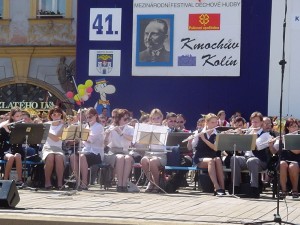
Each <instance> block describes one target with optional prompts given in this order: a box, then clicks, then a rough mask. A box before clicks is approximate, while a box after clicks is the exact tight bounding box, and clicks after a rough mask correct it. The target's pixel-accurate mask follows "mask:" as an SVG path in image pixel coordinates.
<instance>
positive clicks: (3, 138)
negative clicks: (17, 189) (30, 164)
mask: <svg viewBox="0 0 300 225" xmlns="http://www.w3.org/2000/svg"><path fill="white" fill-rule="evenodd" d="M9 115H10V116H9V119H8V120H6V121H3V122H2V123H1V124H0V159H4V160H7V163H6V166H5V173H4V180H8V179H9V175H10V171H11V169H12V167H13V165H14V164H15V165H16V171H17V174H18V180H17V181H16V185H18V186H21V185H22V184H23V181H22V158H24V151H23V148H22V144H14V145H11V144H10V143H9V140H10V132H11V130H10V129H11V126H13V125H14V124H13V123H14V122H18V121H21V120H22V110H21V109H20V108H18V107H14V108H12V109H11V110H10V114H9Z"/></svg>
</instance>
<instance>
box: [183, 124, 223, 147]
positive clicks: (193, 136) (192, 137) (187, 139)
mask: <svg viewBox="0 0 300 225" xmlns="http://www.w3.org/2000/svg"><path fill="white" fill-rule="evenodd" d="M218 127H219V126H217V127H214V128H212V129H208V130H205V131H201V132H200V133H197V134H194V135H191V136H189V137H188V138H186V139H184V140H183V141H182V143H184V142H187V141H189V140H192V139H194V138H195V137H199V136H200V135H201V134H205V133H207V132H210V131H212V130H214V129H216V128H218Z"/></svg>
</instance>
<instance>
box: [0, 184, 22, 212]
mask: <svg viewBox="0 0 300 225" xmlns="http://www.w3.org/2000/svg"><path fill="white" fill-rule="evenodd" d="M19 202H20V196H19V192H18V189H17V186H16V183H15V181H14V180H0V208H13V207H15V206H16V205H17V204H18V203H19Z"/></svg>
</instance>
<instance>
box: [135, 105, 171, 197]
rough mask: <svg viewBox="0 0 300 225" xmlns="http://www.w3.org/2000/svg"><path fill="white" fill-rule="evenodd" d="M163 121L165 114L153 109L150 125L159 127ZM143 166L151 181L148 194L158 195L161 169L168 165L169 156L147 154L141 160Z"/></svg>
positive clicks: (158, 153) (147, 190)
mask: <svg viewBox="0 0 300 225" xmlns="http://www.w3.org/2000/svg"><path fill="white" fill-rule="evenodd" d="M175 119H176V117H175ZM162 121H163V114H162V112H161V110H160V109H152V111H151V112H150V116H149V124H153V125H158V126H159V125H162ZM141 164H142V169H143V171H144V173H145V174H146V177H147V179H148V180H149V181H150V182H149V184H148V186H147V189H146V192H152V193H158V192H159V191H160V189H159V188H158V187H157V186H156V185H159V172H160V169H161V168H162V167H164V166H165V165H166V164H167V155H166V154H165V153H160V152H157V153H154V154H147V153H145V156H144V157H143V158H142V160H141ZM154 184H156V185H154Z"/></svg>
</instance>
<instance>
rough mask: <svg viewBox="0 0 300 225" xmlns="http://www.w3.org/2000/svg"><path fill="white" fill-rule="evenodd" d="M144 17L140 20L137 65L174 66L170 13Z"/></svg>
mask: <svg viewBox="0 0 300 225" xmlns="http://www.w3.org/2000/svg"><path fill="white" fill-rule="evenodd" d="M144 17H145V18H140V19H139V20H138V23H139V25H138V26H139V29H138V30H139V32H138V34H139V37H138V38H137V39H139V41H137V65H138V66H172V65H173V62H172V61H173V60H172V59H173V57H172V55H171V51H172V47H173V46H172V45H171V43H172V41H171V40H172V38H173V37H172V34H173V33H172V31H173V27H171V28H170V26H172V25H173V23H172V22H173V21H172V20H171V19H172V18H170V17H168V15H164V17H163V16H158V17H157V18H155V15H151V17H150V18H148V17H146V16H144Z"/></svg>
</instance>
